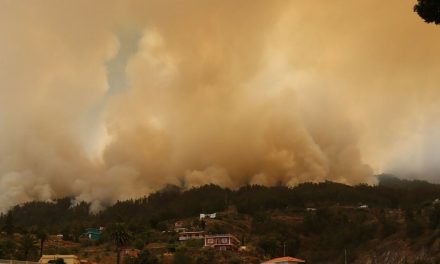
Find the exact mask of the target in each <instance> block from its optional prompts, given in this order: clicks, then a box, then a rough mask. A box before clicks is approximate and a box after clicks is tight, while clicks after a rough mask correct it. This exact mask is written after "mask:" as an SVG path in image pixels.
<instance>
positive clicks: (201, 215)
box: [200, 213, 217, 220]
mask: <svg viewBox="0 0 440 264" xmlns="http://www.w3.org/2000/svg"><path fill="white" fill-rule="evenodd" d="M216 217H217V213H213V214H200V220H202V219H205V218H211V219H214V218H216Z"/></svg>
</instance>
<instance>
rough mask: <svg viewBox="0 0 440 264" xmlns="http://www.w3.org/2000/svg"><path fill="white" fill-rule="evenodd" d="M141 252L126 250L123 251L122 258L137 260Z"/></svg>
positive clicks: (131, 249) (132, 249)
mask: <svg viewBox="0 0 440 264" xmlns="http://www.w3.org/2000/svg"><path fill="white" fill-rule="evenodd" d="M140 253H141V251H140V250H139V249H136V248H126V249H122V250H121V257H122V258H126V257H128V258H137V257H138V256H139V254H140Z"/></svg>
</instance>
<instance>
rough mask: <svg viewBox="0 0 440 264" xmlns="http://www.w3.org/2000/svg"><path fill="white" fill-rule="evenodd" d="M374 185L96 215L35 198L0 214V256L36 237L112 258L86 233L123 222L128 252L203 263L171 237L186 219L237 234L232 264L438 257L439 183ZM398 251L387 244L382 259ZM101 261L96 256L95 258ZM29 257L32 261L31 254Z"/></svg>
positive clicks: (168, 201)
mask: <svg viewBox="0 0 440 264" xmlns="http://www.w3.org/2000/svg"><path fill="white" fill-rule="evenodd" d="M378 179H379V184H378V185H375V186H367V185H358V186H348V185H343V184H338V183H333V182H322V183H305V184H301V185H298V186H296V187H292V188H288V187H284V186H277V187H263V186H245V187H242V188H240V189H238V190H229V189H225V188H221V187H218V186H215V185H206V186H201V187H198V188H193V189H190V190H182V189H180V188H178V187H176V186H168V187H167V188H164V189H163V190H161V191H159V192H156V193H153V194H151V195H149V196H148V197H144V198H140V199H135V200H127V201H119V202H117V203H116V204H114V205H113V206H110V207H108V208H106V209H104V210H102V211H101V212H99V213H96V214H92V213H90V212H89V207H90V205H89V204H87V203H80V204H77V205H72V200H71V199H70V198H68V197H67V198H63V199H59V200H56V201H53V202H39V201H34V202H29V203H26V204H22V205H17V206H15V207H14V208H12V209H11V210H10V211H9V212H8V213H6V214H3V215H2V216H1V219H0V221H1V222H0V224H1V226H2V227H3V231H4V232H3V238H2V244H1V246H2V250H1V251H0V254H3V257H8V256H10V257H11V256H15V257H16V258H21V259H24V258H25V257H24V256H25V254H23V253H22V251H21V250H20V248H21V246H19V245H20V240H19V238H15V242H16V243H15V244H16V245H15V248H14V249H13V250H11V249H10V248H11V247H12V246H11V239H12V238H11V237H10V234H15V236H18V237H20V239H22V238H23V236H24V235H25V234H31V236H33V237H34V239H35V241H36V240H37V237H38V234H39V233H41V232H42V231H44V232H46V233H47V234H62V235H63V239H64V240H65V241H71V242H72V243H77V244H74V245H77V246H72V247H71V248H70V249H64V250H65V252H67V253H75V254H80V255H81V254H83V253H84V252H83V250H85V248H87V247H90V246H100V245H107V246H106V250H109V251H111V248H110V247H111V243H110V242H111V238H110V235H109V233H108V232H104V235H103V236H102V238H101V239H100V240H99V241H97V242H95V243H90V242H87V241H86V242H85V241H84V240H82V235H83V233H84V231H85V229H86V228H88V227H100V226H102V227H105V228H106V229H108V230H111V228H112V226H114V225H115V223H122V224H123V226H124V227H125V228H126V230H127V232H128V233H129V234H130V242H129V244H128V245H129V246H130V247H135V248H139V249H140V250H146V249H145V248H146V246H147V245H149V244H151V243H162V244H163V245H165V247H166V248H167V250H168V251H170V252H176V251H177V252H178V253H179V254H181V253H182V252H191V250H195V251H194V252H195V253H194V252H192V253H191V255H194V256H199V257H198V258H197V257H195V258H194V259H192V260H191V261H194V262H197V260H198V261H199V262H197V263H204V262H203V261H206V259H205V260H203V258H207V256H205V255H204V254H205V253H206V252H204V251H200V250H199V249H200V248H201V246H200V245H199V244H195V245H194V244H188V245H187V244H185V245H182V244H181V243H178V242H177V234H176V233H173V232H171V233H169V232H168V231H170V230H171V231H172V230H173V225H174V223H175V222H176V221H185V222H186V223H187V226H188V228H190V229H193V230H204V231H206V232H207V233H211V234H216V233H232V234H234V235H235V236H237V237H238V238H239V239H240V241H241V244H242V245H246V246H247V248H248V249H249V252H247V253H246V254H244V255H243V254H242V253H241V255H239V256H236V257H237V261H238V262H237V263H243V261H244V260H243V259H247V261H248V262H249V263H258V261H259V260H261V259H265V258H268V257H275V256H280V255H282V254H283V252H282V250H283V249H284V247H285V248H286V250H287V252H286V253H287V254H290V255H295V256H300V257H303V258H305V259H307V260H308V262H309V263H339V262H338V261H339V260H341V259H342V257H343V255H344V254H345V252H346V251H348V252H349V259H350V261H351V262H356V261H357V263H363V262H362V261H365V259H371V258H372V256H375V257H376V258H381V257H383V256H382V255H381V254H382V253H383V252H382V253H380V250H379V249H377V250H376V247H377V245H379V244H383V245H388V244H392V245H394V246H397V245H400V244H399V243H403V244H402V245H400V246H399V247H401V248H399V249H398V250H403V251H402V252H403V253H402V254H403V255H402V256H399V257H397V256H395V257H394V258H396V261H397V259H399V260H402V259H403V256H404V257H405V258H408V260H417V259H419V258H422V257H421V256H422V255H420V254H419V253H418V252H419V250H421V248H423V250H424V252H425V253H424V254H425V255H424V257H423V258H424V259H427V261H428V260H432V259H435V258H436V257H437V255H436V253H431V251H430V249H431V247H433V246H436V245H437V244H440V240H438V239H437V237H438V235H437V232H436V230H437V228H438V227H439V223H440V206H439V205H438V204H437V202H436V199H437V198H439V197H440V185H436V184H431V183H428V182H424V181H408V180H400V179H398V178H395V177H393V176H390V175H381V176H379V178H378ZM362 205H363V207H362ZM213 212H218V213H219V216H218V218H217V219H215V220H212V221H206V222H204V221H200V220H198V215H199V214H200V213H213ZM439 237H440V236H439ZM12 240H14V239H12ZM437 240H438V241H437ZM8 241H9V242H8ZM35 241H34V242H35ZM392 241H394V242H396V241H398V242H399V243H393V242H392ZM8 243H9V244H8ZM109 243H110V244H109ZM387 243H388V244H387ZM436 243H437V244H436ZM35 244H37V243H36V242H35ZM7 247H9V248H7ZM12 248H13V247H12ZM384 248H386V247H384ZM183 249H184V250H183ZM382 249H383V248H382ZM53 250H54V249H52V251H53ZM378 250H379V251H378ZM395 250H396V249H393V247H390V248H389V250H388V251H387V252H391V251H395ZM404 250H406V251H404ZM49 251H50V250H49ZM5 252H9V253H7V254H9V255H7V254H6V253H5ZM405 252H406V253H405ZM432 252H435V251H434V249H433V251H432ZM5 254H6V255H5ZM100 254H101V253H100ZM102 254H104V253H102ZM102 254H101V255H99V254H97V255H96V254H95V255H93V256H94V257H95V258H97V259H101V258H102ZM176 254H177V253H176ZM182 254H183V253H182ZM383 254H385V253H383ZM387 254H388V253H387ZM430 254H431V255H430ZM33 256H34V258H36V257H37V254H36V253H35V254H34V255H33ZM82 256H83V257H85V256H84V255H82ZM177 256H179V255H178V254H177ZM387 256H388V255H387ZM89 257H90V256H89ZM388 257H389V256H388ZM27 258H29V257H27ZM201 259H202V260H201ZM240 259H241V261H242V262H240ZM133 261H136V260H133ZM154 261H156V262H157V261H160V258H157V259H156V260H154ZM154 261H153V263H154ZM200 261H202V262H200ZM359 261H360V262H359ZM405 261H406V260H405ZM139 263H144V262H142V261H141V262H139ZM163 263H165V262H163ZM188 263H191V262H188ZM218 263H223V262H218ZM389 263H399V262H389ZM408 263H411V262H408ZM427 263H430V262H427Z"/></svg>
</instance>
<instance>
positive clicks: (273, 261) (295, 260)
mask: <svg viewBox="0 0 440 264" xmlns="http://www.w3.org/2000/svg"><path fill="white" fill-rule="evenodd" d="M280 262H293V263H305V262H306V261H305V260H303V259H297V258H292V257H282V258H274V259H271V260H268V261H265V262H263V263H262V264H271V263H280Z"/></svg>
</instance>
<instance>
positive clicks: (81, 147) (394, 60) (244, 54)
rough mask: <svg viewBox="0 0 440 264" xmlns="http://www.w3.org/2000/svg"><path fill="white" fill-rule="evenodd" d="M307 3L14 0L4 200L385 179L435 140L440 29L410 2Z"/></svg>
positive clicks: (8, 33)
mask: <svg viewBox="0 0 440 264" xmlns="http://www.w3.org/2000/svg"><path fill="white" fill-rule="evenodd" d="M309 2H310V3H309ZM309 2H307V3H306V2H304V1H284V0H280V1H278V0H275V1H266V0H261V1H259V0H257V1H255V0H244V1H239V2H237V1H233V0H226V1H224V0H222V1H220V0H219V1H217V0H215V1H204V0H203V1H202V0H200V1H198V0H192V1H179V0H172V1H171V0H170V1H162V0H149V1H135V0H127V1H125V0H124V1H110V2H109V1H93V2H90V1H85V0H84V1H75V2H71V1H49V0H48V1H38V2H29V1H9V0H6V1H1V2H0V210H5V209H7V208H8V207H9V206H11V205H13V204H16V203H20V202H24V201H28V200H32V199H40V200H51V199H54V198H56V197H61V196H66V195H72V196H74V197H76V200H77V201H88V202H91V203H92V209H93V210H99V209H101V208H102V207H103V206H106V205H108V204H111V203H113V202H115V201H116V200H118V199H125V198H129V197H137V196H141V195H145V194H147V193H149V192H151V191H154V190H157V189H159V188H162V187H163V186H165V185H166V184H178V185H183V186H186V187H190V186H197V185H201V184H206V183H215V184H219V185H222V186H226V187H231V188H235V187H238V186H241V185H244V184H265V185H276V184H286V185H295V184H298V183H301V182H305V181H315V182H316V181H323V180H332V181H338V182H343V183H349V184H355V183H360V182H373V181H374V180H373V179H372V178H371V175H372V173H373V169H374V170H376V171H379V170H383V169H386V168H391V167H393V166H395V164H399V162H401V161H402V160H405V157H408V156H410V155H408V153H411V152H412V151H413V150H414V145H415V144H417V143H418V142H419V140H420V137H421V138H423V139H424V140H425V142H431V141H432V140H434V138H435V135H433V133H424V134H422V135H420V134H417V133H416V132H414V127H415V126H416V125H420V124H421V123H420V122H419V120H420V116H418V114H422V115H423V116H426V117H431V116H432V117H433V116H435V115H433V114H434V113H435V112H436V111H435V109H436V108H435V107H434V106H435V105H436V103H437V102H438V99H439V93H438V92H437V89H436V85H437V84H438V83H439V82H438V81H439V79H440V77H438V76H440V75H438V74H435V73H436V71H437V69H438V61H439V60H438V56H440V55H438V54H440V53H438V52H437V47H439V44H440V30H436V28H435V27H430V26H427V25H424V24H423V23H421V22H420V21H419V20H418V18H417V16H415V15H413V14H412V13H411V5H412V2H411V1H409V0H408V1H406V0H405V1H401V0H393V1H387V2H386V3H384V2H383V1H379V0H375V1H368V3H367V2H365V3H360V2H353V3H352V2H350V3H348V1H342V0H340V1H331V2H330V1H328V2H326V1H321V2H320V3H317V2H313V1H309ZM437 123H438V122H436V121H435V120H434V119H430V120H429V122H424V123H423V127H424V129H422V131H426V130H429V129H430V128H435V127H437ZM426 135H429V138H427V137H426ZM405 139H408V140H405ZM412 139H415V140H412ZM402 142H404V143H405V144H402ZM426 145H427V148H428V149H429V151H430V152H431V151H433V153H438V152H435V151H436V149H435V150H433V149H431V148H430V146H429V144H426ZM403 150H405V151H403ZM402 157H403V158H402ZM428 163H435V159H433V160H432V161H430V162H428ZM366 164H369V165H366ZM406 164H407V163H406ZM426 167H429V166H426ZM372 168H373V169H372Z"/></svg>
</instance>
